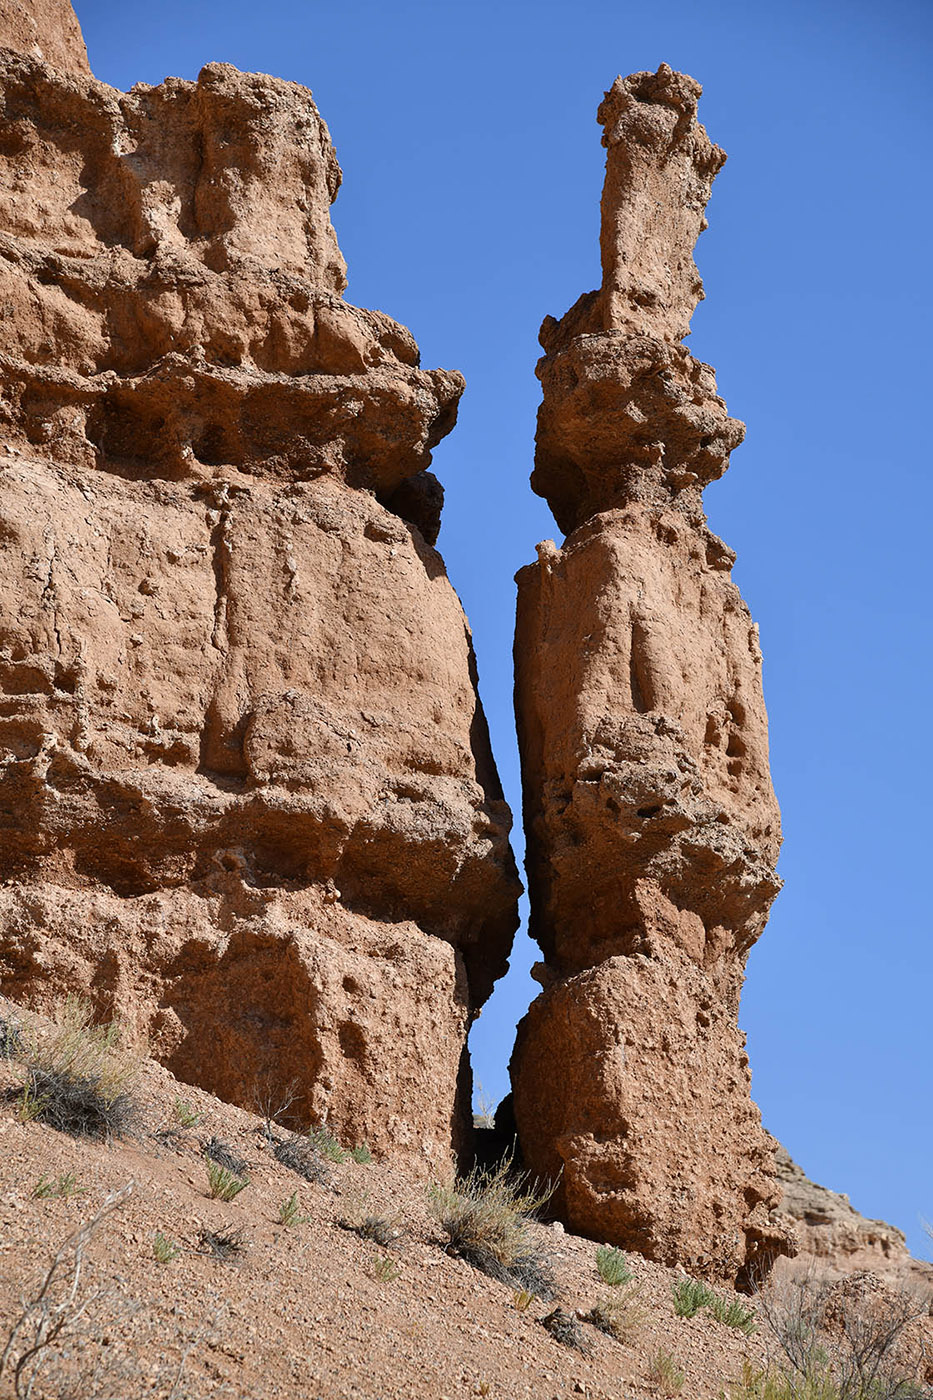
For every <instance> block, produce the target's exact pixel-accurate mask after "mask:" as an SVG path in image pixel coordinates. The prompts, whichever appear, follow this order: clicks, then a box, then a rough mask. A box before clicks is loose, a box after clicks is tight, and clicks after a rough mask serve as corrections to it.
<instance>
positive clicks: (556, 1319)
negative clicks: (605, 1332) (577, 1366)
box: [541, 1308, 593, 1356]
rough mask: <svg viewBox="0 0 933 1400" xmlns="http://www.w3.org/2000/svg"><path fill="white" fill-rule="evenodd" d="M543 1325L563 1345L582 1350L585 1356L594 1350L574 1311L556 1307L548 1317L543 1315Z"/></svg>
mask: <svg viewBox="0 0 933 1400" xmlns="http://www.w3.org/2000/svg"><path fill="white" fill-rule="evenodd" d="M541 1326H542V1327H545V1328H546V1329H547V1330H548V1332H550V1334H551V1336H552V1337H553V1338H554V1340H555V1341H558V1342H560V1344H561V1346H565V1347H573V1349H574V1351H581V1352H582V1353H583V1355H584V1356H587V1355H589V1353H590V1352H591V1351H592V1350H593V1348H592V1346H591V1344H590V1341H589V1338H588V1337H587V1335H586V1333H585V1332H584V1331H583V1328H582V1327H581V1326H580V1324H579V1322H578V1321H577V1319H576V1318H575V1317H574V1316H573V1314H572V1313H568V1312H564V1310H563V1308H555V1309H554V1311H553V1312H549V1313H548V1314H547V1316H546V1317H542V1318H541Z"/></svg>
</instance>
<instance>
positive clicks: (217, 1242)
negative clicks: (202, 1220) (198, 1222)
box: [198, 1229, 246, 1264]
mask: <svg viewBox="0 0 933 1400" xmlns="http://www.w3.org/2000/svg"><path fill="white" fill-rule="evenodd" d="M198 1243H199V1247H200V1253H201V1254H209V1255H211V1257H212V1258H214V1259H220V1260H222V1261H223V1262H224V1263H225V1264H230V1263H233V1262H235V1261H236V1260H237V1259H238V1258H239V1257H240V1256H241V1255H242V1254H244V1253H245V1252H246V1242H245V1240H244V1238H243V1231H242V1230H203V1229H202V1230H201V1231H200V1233H199V1235H198Z"/></svg>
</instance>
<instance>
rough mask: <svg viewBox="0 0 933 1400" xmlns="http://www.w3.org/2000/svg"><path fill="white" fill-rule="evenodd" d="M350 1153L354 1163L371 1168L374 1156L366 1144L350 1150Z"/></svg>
mask: <svg viewBox="0 0 933 1400" xmlns="http://www.w3.org/2000/svg"><path fill="white" fill-rule="evenodd" d="M349 1153H350V1156H351V1157H352V1158H353V1160H354V1162H359V1164H360V1166H369V1164H370V1162H371V1161H372V1160H373V1154H372V1153H371V1152H370V1150H369V1148H368V1147H367V1146H366V1144H365V1142H363V1143H361V1144H360V1146H359V1147H351V1148H349Z"/></svg>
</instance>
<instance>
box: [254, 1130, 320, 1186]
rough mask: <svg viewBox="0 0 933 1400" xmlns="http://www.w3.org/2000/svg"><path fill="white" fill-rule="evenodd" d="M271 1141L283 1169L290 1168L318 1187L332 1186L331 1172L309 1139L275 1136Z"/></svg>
mask: <svg viewBox="0 0 933 1400" xmlns="http://www.w3.org/2000/svg"><path fill="white" fill-rule="evenodd" d="M269 1141H270V1142H271V1143H272V1152H273V1155H274V1157H275V1160H276V1161H277V1162H281V1164H282V1166H283V1167H288V1169H289V1171H293V1172H296V1173H297V1175H298V1176H301V1177H304V1179H305V1181H311V1182H313V1183H314V1184H315V1185H316V1186H329V1185H330V1172H329V1170H328V1168H327V1166H326V1165H325V1164H324V1162H322V1161H321V1159H320V1157H319V1156H318V1154H317V1151H316V1149H315V1148H314V1146H313V1145H312V1144H311V1142H310V1141H309V1140H308V1138H307V1137H305V1136H303V1135H302V1134H300V1133H296V1134H294V1135H293V1136H292V1137H288V1138H281V1139H276V1138H275V1137H274V1136H273V1137H271V1138H270V1139H269Z"/></svg>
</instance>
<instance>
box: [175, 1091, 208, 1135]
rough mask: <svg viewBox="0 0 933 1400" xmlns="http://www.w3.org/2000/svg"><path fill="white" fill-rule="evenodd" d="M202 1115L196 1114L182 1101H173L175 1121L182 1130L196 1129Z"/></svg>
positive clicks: (177, 1099)
mask: <svg viewBox="0 0 933 1400" xmlns="http://www.w3.org/2000/svg"><path fill="white" fill-rule="evenodd" d="M201 1117H202V1115H201V1114H200V1113H196V1112H195V1110H194V1109H193V1108H191V1106H190V1105H189V1104H186V1103H185V1102H184V1100H183V1099H179V1098H176V1099H175V1121H176V1122H177V1123H178V1124H179V1126H180V1127H182V1128H196V1127H197V1125H198V1124H199V1123H200V1121H201Z"/></svg>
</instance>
